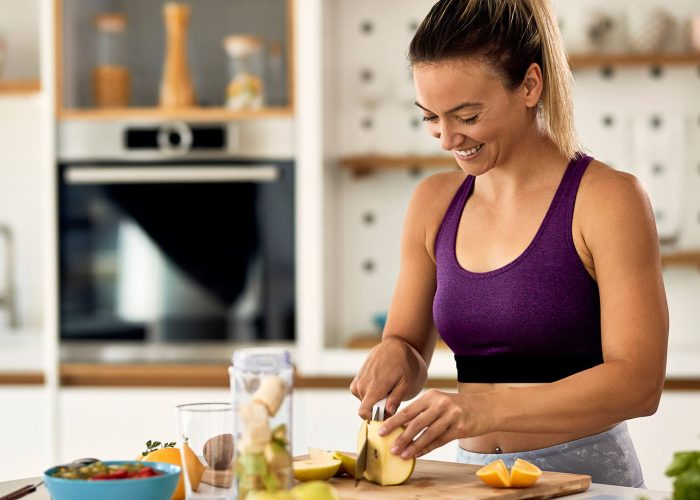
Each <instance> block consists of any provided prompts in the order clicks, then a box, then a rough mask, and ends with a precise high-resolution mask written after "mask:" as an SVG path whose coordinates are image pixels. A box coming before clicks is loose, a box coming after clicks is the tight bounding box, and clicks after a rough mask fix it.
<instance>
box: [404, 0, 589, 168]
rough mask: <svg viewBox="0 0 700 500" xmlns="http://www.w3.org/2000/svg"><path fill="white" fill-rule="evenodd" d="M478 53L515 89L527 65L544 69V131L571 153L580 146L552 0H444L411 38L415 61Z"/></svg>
mask: <svg viewBox="0 0 700 500" xmlns="http://www.w3.org/2000/svg"><path fill="white" fill-rule="evenodd" d="M464 57H478V58H481V59H483V60H484V61H486V62H488V63H490V64H491V65H492V66H493V67H494V68H495V69H496V71H498V72H499V74H501V75H502V77H503V81H504V85H505V86H506V88H509V89H511V90H514V89H515V88H517V87H518V86H519V85H520V84H521V83H522V81H523V79H524V78H525V74H526V72H527V69H528V68H529V67H530V65H531V64H532V63H537V64H538V65H539V66H540V68H541V69H542V79H543V89H542V96H541V97H540V102H539V105H538V108H537V119H538V124H539V126H540V128H541V130H542V131H543V133H544V134H545V135H546V136H547V137H549V139H550V140H551V141H552V142H553V143H554V144H555V145H556V147H557V149H558V150H559V151H560V152H561V153H562V154H563V155H564V156H566V157H567V158H574V157H575V156H576V155H577V154H578V153H579V152H580V150H581V147H580V144H579V141H578V137H577V134H576V129H575V127H574V117H573V98H572V95H571V92H572V87H573V76H572V74H571V69H570V68H569V62H568V58H567V56H566V50H565V49H564V42H563V40H562V37H561V33H560V32H559V25H558V23H557V17H556V14H555V12H554V8H553V7H552V5H551V3H550V1H549V0H439V1H438V2H437V3H436V4H435V5H433V7H432V8H431V10H430V12H429V13H428V15H427V16H426V17H425V19H424V20H423V22H422V23H421V25H420V26H419V27H418V30H417V32H416V34H415V35H414V37H413V39H412V40H411V45H410V48H409V61H410V63H411V64H412V65H414V66H415V65H419V64H430V63H435V62H441V61H446V60H455V59H460V58H464Z"/></svg>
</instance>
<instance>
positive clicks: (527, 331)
mask: <svg viewBox="0 0 700 500" xmlns="http://www.w3.org/2000/svg"><path fill="white" fill-rule="evenodd" d="M591 160H592V158H591V157H589V156H585V155H581V156H578V157H577V158H575V159H573V160H571V162H569V165H568V166H567V168H566V171H565V172H564V176H563V178H562V180H561V183H560V184H559V187H558V188H557V191H556V193H555V195H554V198H553V200H552V202H551V204H550V206H549V209H548V210H547V214H546V215H545V217H544V220H543V221H542V225H541V226H540V228H539V230H538V231H537V234H536V235H535V237H534V239H533V240H532V242H531V243H530V245H529V246H528V247H527V249H525V251H524V252H523V253H522V254H520V255H519V256H518V257H517V258H516V259H515V260H514V261H512V262H511V263H509V264H507V265H505V266H503V267H501V268H498V269H495V270H493V271H487V272H483V273H475V272H471V271H467V270H466V269H464V268H463V267H462V266H460V264H459V262H458V261H457V255H456V253H455V248H456V241H457V229H458V227H459V221H460V218H461V216H462V211H463V210H464V206H465V205H466V203H467V201H468V200H469V197H470V195H471V193H472V192H473V190H474V183H475V178H474V176H471V175H470V176H467V178H466V179H465V180H464V182H463V183H462V185H461V187H460V188H459V190H458V191H457V194H456V195H455V197H454V199H453V200H452V203H451V204H450V206H449V208H448V209H447V212H446V213H445V217H444V219H443V221H442V224H441V226H440V229H439V231H438V235H437V239H436V241H435V256H436V262H437V290H436V292H435V298H434V301H433V320H434V321H435V326H436V327H437V329H438V331H439V332H440V335H441V337H442V338H443V340H444V341H445V343H446V344H447V345H448V346H449V347H450V348H451V349H452V351H453V352H454V354H455V361H456V363H457V378H458V380H459V382H483V383H498V382H553V381H555V380H559V379H562V378H564V377H567V376H569V375H572V374H574V373H577V372H580V371H582V370H585V369H587V368H590V367H593V366H595V365H598V364H600V363H602V362H603V353H602V347H601V338H600V295H599V293H598V285H597V283H596V282H595V280H593V278H591V276H590V275H589V274H588V272H587V271H586V269H585V267H584V266H583V263H582V262H581V259H580V257H579V256H578V254H577V253H576V249H575V247H574V241H573V236H572V232H571V224H572V221H573V212H574V202H575V200H576V193H577V192H578V187H579V184H580V182H581V177H582V176H583V173H584V172H585V170H586V167H588V164H589V163H590V162H591ZM467 224H468V221H467ZM464 230H466V231H469V228H468V226H467V227H465V228H464Z"/></svg>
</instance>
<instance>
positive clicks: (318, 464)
mask: <svg viewBox="0 0 700 500" xmlns="http://www.w3.org/2000/svg"><path fill="white" fill-rule="evenodd" d="M292 468H293V469H294V477H295V478H296V479H298V480H299V481H314V480H320V481H325V480H326V479H330V478H331V477H333V476H334V475H335V473H336V472H338V469H340V460H337V459H335V458H330V459H324V460H312V459H308V460H295V461H294V462H293V463H292Z"/></svg>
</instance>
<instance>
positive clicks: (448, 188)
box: [411, 171, 466, 220]
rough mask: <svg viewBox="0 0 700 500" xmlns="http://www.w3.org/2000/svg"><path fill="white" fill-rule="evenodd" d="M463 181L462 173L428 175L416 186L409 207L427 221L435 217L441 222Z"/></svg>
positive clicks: (464, 177)
mask: <svg viewBox="0 0 700 500" xmlns="http://www.w3.org/2000/svg"><path fill="white" fill-rule="evenodd" d="M465 179H466V174H465V173H464V172H462V171H454V172H440V173H437V174H433V175H430V176H429V177H426V178H425V179H423V180H422V181H421V182H420V183H419V184H418V186H416V189H415V190H414V192H413V197H412V199H411V205H413V206H414V208H416V209H417V210H419V211H420V213H422V214H423V215H425V216H426V217H427V219H429V220H430V219H433V218H436V217H439V219H440V220H442V216H444V214H445V212H446V211H447V208H448V207H449V206H450V203H451V202H452V199H453V198H454V197H455V195H456V194H457V191H458V190H459V188H460V186H461V185H462V184H463V183H464V180H465Z"/></svg>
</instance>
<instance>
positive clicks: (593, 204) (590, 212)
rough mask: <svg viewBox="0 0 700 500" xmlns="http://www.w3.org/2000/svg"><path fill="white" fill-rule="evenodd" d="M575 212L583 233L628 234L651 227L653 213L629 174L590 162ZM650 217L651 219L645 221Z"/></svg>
mask: <svg viewBox="0 0 700 500" xmlns="http://www.w3.org/2000/svg"><path fill="white" fill-rule="evenodd" d="M575 212H577V213H578V215H579V220H580V222H581V227H582V229H583V230H584V233H586V232H589V233H590V232H594V231H595V232H596V233H599V232H601V231H605V230H606V229H607V230H611V231H621V232H622V233H623V234H624V233H629V232H631V231H635V230H638V229H641V228H643V227H646V228H647V229H650V227H649V224H640V223H641V222H642V221H646V222H651V224H652V225H653V211H652V208H651V203H650V202H649V197H648V195H647V193H646V190H645V189H644V187H643V185H642V183H641V182H640V181H639V179H637V177H635V176H634V175H633V174H630V173H628V172H623V171H620V170H616V169H614V168H612V167H610V166H609V165H606V164H605V163H603V162H600V161H597V160H593V161H592V162H591V163H590V164H589V166H588V168H587V169H586V172H585V173H584V175H583V178H582V179H581V185H580V187H579V191H578V195H577V197H576V209H575ZM650 217H651V220H649V218H650Z"/></svg>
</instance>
